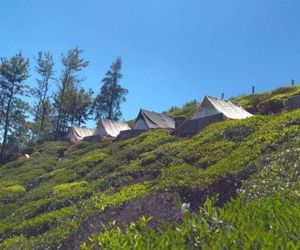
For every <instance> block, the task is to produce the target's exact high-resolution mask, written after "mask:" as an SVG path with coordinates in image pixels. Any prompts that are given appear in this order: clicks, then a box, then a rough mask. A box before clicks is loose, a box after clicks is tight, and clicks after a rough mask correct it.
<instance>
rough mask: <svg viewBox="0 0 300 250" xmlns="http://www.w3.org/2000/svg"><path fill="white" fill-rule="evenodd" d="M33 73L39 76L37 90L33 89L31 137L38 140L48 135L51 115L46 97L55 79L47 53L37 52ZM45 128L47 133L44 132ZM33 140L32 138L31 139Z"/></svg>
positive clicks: (51, 61) (50, 57)
mask: <svg viewBox="0 0 300 250" xmlns="http://www.w3.org/2000/svg"><path fill="white" fill-rule="evenodd" d="M35 71H36V72H37V73H38V74H39V79H37V84H38V86H37V88H34V91H33V94H34V96H35V97H36V99H37V102H36V107H35V109H34V124H33V129H32V130H33V137H34V136H35V134H37V135H38V137H39V139H40V140H41V139H43V137H45V136H46V134H47V133H49V132H50V131H49V126H50V124H49V122H50V120H51V119H50V117H47V116H49V115H50V114H51V102H50V97H49V96H48V92H49V88H50V83H51V82H53V81H54V80H55V79H54V77H53V75H54V62H53V57H52V55H51V54H50V53H49V52H48V53H42V52H39V54H38V58H37V66H36V67H35ZM45 128H47V131H45ZM32 139H33V138H32Z"/></svg>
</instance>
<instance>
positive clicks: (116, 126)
mask: <svg viewBox="0 0 300 250" xmlns="http://www.w3.org/2000/svg"><path fill="white" fill-rule="evenodd" d="M129 129H130V127H129V126H128V124H127V123H125V122H117V121H112V120H107V119H101V120H100V121H98V123H97V128H96V130H95V132H94V135H100V136H111V137H117V136H118V135H119V133H120V132H121V131H123V130H129Z"/></svg>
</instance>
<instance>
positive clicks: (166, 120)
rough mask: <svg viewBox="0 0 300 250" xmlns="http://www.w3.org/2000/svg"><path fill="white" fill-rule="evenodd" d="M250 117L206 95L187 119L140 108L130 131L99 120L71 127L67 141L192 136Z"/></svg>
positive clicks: (297, 100)
mask: <svg viewBox="0 0 300 250" xmlns="http://www.w3.org/2000/svg"><path fill="white" fill-rule="evenodd" d="M287 108H288V110H293V109H297V108H300V95H298V96H293V97H291V98H289V100H288V102H287ZM251 116H253V115H252V114H250V113H249V112H248V111H246V110H245V109H243V108H242V107H241V106H239V105H236V104H234V103H232V102H231V101H226V100H223V99H218V98H215V97H211V96H205V97H204V99H203V101H202V102H201V104H200V105H199V108H198V110H197V112H196V113H195V114H194V115H193V116H192V118H190V119H186V120H181V119H173V118H171V117H169V116H167V115H165V114H162V113H156V112H153V111H148V110H144V109H141V110H140V112H139V114H138V116H137V118H136V119H135V123H134V125H133V127H132V128H130V127H129V126H128V124H127V123H124V122H117V121H112V120H107V119H102V120H100V121H99V122H98V123H97V127H96V129H89V128H84V127H71V128H70V129H69V132H68V135H67V138H68V140H69V141H70V142H76V141H80V140H87V141H94V142H97V141H100V140H103V139H105V140H125V139H129V138H131V137H134V136H137V135H139V134H141V133H143V132H144V131H148V130H155V129H164V130H166V131H168V132H170V133H173V134H175V135H178V136H192V135H194V134H196V133H198V132H200V131H201V130H202V129H204V128H205V127H207V126H208V125H209V124H211V123H215V122H219V121H224V120H240V119H245V118H248V117H251Z"/></svg>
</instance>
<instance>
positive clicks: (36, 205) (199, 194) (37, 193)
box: [0, 110, 300, 249]
mask: <svg viewBox="0 0 300 250" xmlns="http://www.w3.org/2000/svg"><path fill="white" fill-rule="evenodd" d="M299 125H300V110H295V111H293V112H286V113H282V114H279V115H269V116H254V117H251V118H248V119H245V120H239V121H225V122H219V123H215V124H211V125H210V126H208V127H207V128H205V129H204V130H202V131H201V132H200V133H199V134H197V135H195V136H194V137H192V138H177V137H176V136H173V135H170V134H168V133H166V132H165V131H163V130H156V131H149V132H145V133H142V134H140V135H139V136H136V137H134V138H131V139H128V140H124V141H117V142H113V143H109V142H99V143H90V142H80V143H78V144H75V145H73V146H68V144H67V143H65V142H59V141H53V142H46V143H44V144H41V145H39V146H36V147H33V148H32V149H31V157H30V159H25V158H20V159H18V160H16V161H12V162H10V163H7V164H4V165H2V166H1V168H0V187H1V188H0V189H2V188H7V187H11V188H10V190H11V191H10V192H11V194H13V198H5V199H2V198H1V199H0V244H2V245H0V248H4V247H7V248H10V247H11V248H14V246H16V245H17V244H18V246H19V247H20V248H21V249H32V248H34V249H47V248H48V249H49V248H52V249H53V248H59V247H60V248H62V247H65V245H64V244H66V242H68V240H70V239H72V235H74V234H75V235H79V234H80V233H82V232H83V233H84V232H87V231H86V230H87V228H86V227H87V224H89V222H90V221H93V220H96V219H97V221H103V222H105V221H108V220H110V219H112V218H106V217H105V216H107V214H108V215H111V216H113V214H114V213H115V211H116V210H117V211H119V210H122V211H123V208H126V206H130V205H131V203H132V202H134V204H135V202H139V201H140V202H142V201H145V200H146V199H150V198H151V197H153V196H155V195H157V194H158V195H159V194H162V193H164V192H167V193H171V195H172V193H177V196H178V197H177V198H176V204H177V205H176V207H179V206H180V202H181V201H184V202H185V203H190V205H191V209H192V210H193V211H196V210H197V209H199V206H200V207H201V206H202V205H203V202H204V201H205V200H206V199H207V198H213V199H214V202H215V205H214V206H213V207H212V206H211V205H209V204H208V203H207V204H206V205H205V206H204V208H203V209H202V210H200V214H198V215H197V216H196V217H195V216H194V215H193V216H191V215H190V216H187V215H186V216H187V218H186V219H185V220H184V222H183V224H176V225H166V226H165V227H159V228H156V229H158V230H156V229H150V228H149V226H145V225H148V223H147V219H145V218H144V219H143V220H144V222H142V225H141V226H140V225H139V224H135V226H132V225H131V228H132V230H131V229H126V226H125V230H124V228H122V231H120V232H118V230H119V229H116V228H115V227H112V228H111V227H110V226H109V225H107V224H106V223H105V226H106V228H104V229H103V230H104V231H101V232H100V231H99V232H98V230H99V228H97V229H95V231H94V232H92V233H97V234H98V236H95V237H92V236H91V235H90V238H92V242H91V243H87V244H86V246H85V247H93V244H95V246H96V247H97V246H98V243H99V242H101V244H103V246H104V245H105V246H106V247H107V248H109V247H111V248H113V246H115V245H114V244H120V246H121V247H122V246H123V245H122V244H124V248H125V246H126V247H128V248H129V249H130V248H134V244H137V245H136V246H137V247H145V249H147V247H148V248H150V247H152V248H158V249H160V248H162V249H170V248H171V249H172V247H173V248H176V249H180V248H181V249H191V248H193V247H194V248H197V249H199V248H200V247H199V244H201V247H202V248H207V249H208V248H214V247H216V248H224V249H227V248H235V247H236V248H238V247H237V246H238V244H239V245H240V246H241V248H251V247H252V248H263V247H265V248H268V245H267V244H268V242H271V243H272V244H274V245H275V246H276V244H277V245H278V246H279V248H280V246H282V247H281V248H289V246H291V247H290V248H292V246H293V245H294V247H295V248H297V247H298V246H297V243H296V240H295V239H296V237H299V235H297V232H299V230H296V229H297V228H299V225H298V224H296V223H298V220H295V218H296V217H295V216H298V212H297V211H299V207H298V203H299V188H300V181H299V165H300V159H299V148H300V138H299V135H300V129H299ZM62 151H67V152H68V154H67V155H66V156H65V157H61V155H60V153H59V152H62ZM12 190H13V191H12ZM16 190H17V191H16ZM0 194H1V195H7V192H1V191H0ZM1 197H4V196H1ZM232 197H236V200H231V198H232ZM166 202H167V201H166ZM171 202H173V201H171ZM224 204H225V206H224V207H222V208H215V206H216V205H218V206H219V205H224ZM164 206H165V205H164V202H162V203H161V204H160V203H159V204H157V207H158V208H159V209H164ZM268 209H269V210H268ZM179 210H180V209H179ZM208 210H209V212H207V211H208ZM170 213H171V211H170ZM131 216H132V215H131ZM214 218H215V219H216V220H215V219H214ZM136 219H138V218H136ZM155 219H156V218H155V217H154V218H153V221H155ZM134 221H135V219H133V220H132V222H133V223H135V222H134ZM221 221H222V223H221ZM249 221H250V224H249V225H248V224H247V223H248V222H249ZM122 222H123V221H118V223H117V224H118V225H122ZM127 222H128V221H127ZM177 222H178V221H174V223H177ZM279 224H282V225H286V226H284V227H281V228H280V227H279ZM149 225H152V224H151V221H150V222H149ZM193 225H194V226H193ZM269 226H272V228H273V229H274V230H269V229H268V230H264V227H265V228H269ZM129 227H130V226H129ZM141 228H144V229H141ZM176 228H177V229H176ZM256 228H257V233H258V234H257V235H256ZM231 229H232V230H231ZM127 231H128V232H127ZM99 234H100V235H99ZM129 239H132V241H130V240H129ZM79 241H80V240H79ZM109 242H111V244H110V245H108V243H109ZM214 243H215V244H216V245H213V244H214ZM106 244H107V245H106ZM125 244H126V245H125ZM168 244H169V245H168ZM172 244H173V245H172ZM195 244H196V245H195ZM247 244H248V245H247ZM289 244H290V245H289ZM292 244H293V245H292ZM196 246H197V247H196Z"/></svg>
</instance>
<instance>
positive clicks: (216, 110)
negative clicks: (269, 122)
mask: <svg viewBox="0 0 300 250" xmlns="http://www.w3.org/2000/svg"><path fill="white" fill-rule="evenodd" d="M220 113H221V114H223V116H224V118H225V119H233V120H235V119H244V118H247V117H251V116H253V115H252V114H250V113H249V112H248V111H246V110H245V109H243V108H242V107H240V106H237V105H235V104H233V103H232V102H231V101H225V100H222V99H218V98H215V97H211V96H205V97H204V99H203V101H202V102H201V105H200V107H199V109H198V111H197V113H196V114H194V116H193V117H192V119H199V118H204V117H208V116H212V115H216V114H220Z"/></svg>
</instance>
